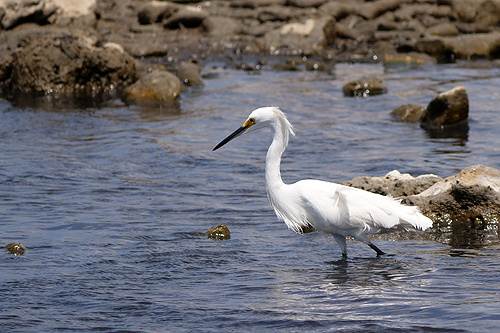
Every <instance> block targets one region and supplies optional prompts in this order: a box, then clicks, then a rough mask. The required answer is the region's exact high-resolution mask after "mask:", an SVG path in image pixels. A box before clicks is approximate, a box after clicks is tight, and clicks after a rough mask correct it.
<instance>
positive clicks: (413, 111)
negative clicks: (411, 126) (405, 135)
mask: <svg viewBox="0 0 500 333" xmlns="http://www.w3.org/2000/svg"><path fill="white" fill-rule="evenodd" d="M424 112H425V108H424V107H423V106H420V105H417V104H405V105H401V106H400V107H398V108H395V109H394V110H392V112H391V114H392V115H394V116H395V117H396V118H398V119H399V120H402V121H404V122H405V123H418V122H419V121H420V119H422V115H423V114H424Z"/></svg>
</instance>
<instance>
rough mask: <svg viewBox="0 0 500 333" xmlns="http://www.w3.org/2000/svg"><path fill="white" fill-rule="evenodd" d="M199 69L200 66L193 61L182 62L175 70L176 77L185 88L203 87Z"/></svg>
mask: <svg viewBox="0 0 500 333" xmlns="http://www.w3.org/2000/svg"><path fill="white" fill-rule="evenodd" d="M201 69H202V66H201V64H200V63H199V62H198V61H197V60H195V59H191V60H188V61H183V62H181V63H180V65H179V67H178V68H177V76H178V77H179V79H180V80H181V82H182V83H184V84H185V85H187V86H201V85H203V80H202V78H201V75H200V71H201Z"/></svg>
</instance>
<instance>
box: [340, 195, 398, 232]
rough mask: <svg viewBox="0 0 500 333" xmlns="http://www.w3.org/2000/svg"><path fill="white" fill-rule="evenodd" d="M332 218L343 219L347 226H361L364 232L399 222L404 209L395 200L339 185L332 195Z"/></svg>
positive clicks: (389, 227)
mask: <svg viewBox="0 0 500 333" xmlns="http://www.w3.org/2000/svg"><path fill="white" fill-rule="evenodd" d="M333 204H334V211H335V212H336V216H335V217H334V218H336V219H339V221H344V222H343V223H345V224H346V227H347V228H352V229H359V228H362V229H363V231H365V232H370V231H371V232H377V231H379V230H380V229H381V228H382V229H392V228H394V227H396V226H398V225H399V224H400V217H399V213H400V212H401V211H403V210H404V208H403V209H401V207H403V206H401V205H400V204H399V202H398V201H397V200H394V199H393V198H391V197H386V196H382V195H378V194H374V193H370V192H367V191H363V190H360V189H357V188H352V187H348V186H339V187H338V188H337V190H336V191H335V193H334V195H333Z"/></svg>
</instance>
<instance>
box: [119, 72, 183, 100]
mask: <svg viewBox="0 0 500 333" xmlns="http://www.w3.org/2000/svg"><path fill="white" fill-rule="evenodd" d="M180 92H181V80H180V79H179V78H178V77H177V76H175V75H174V74H172V73H170V72H167V71H155V72H152V73H149V74H147V75H145V76H144V77H142V78H140V79H139V80H137V82H135V83H134V84H132V85H130V86H128V87H127V88H126V89H125V90H124V91H123V99H124V100H125V101H126V102H128V103H132V104H137V105H142V106H151V105H162V104H165V105H169V104H172V103H174V102H175V100H176V99H177V98H178V97H179V94H180Z"/></svg>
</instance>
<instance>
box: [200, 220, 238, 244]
mask: <svg viewBox="0 0 500 333" xmlns="http://www.w3.org/2000/svg"><path fill="white" fill-rule="evenodd" d="M204 235H206V236H207V237H208V238H210V239H213V240H218V241H220V240H226V239H230V238H231V232H230V231H229V228H228V227H226V226H225V225H224V224H219V225H217V226H215V227H212V228H210V229H209V230H208V231H207V232H206V233H205V234H204Z"/></svg>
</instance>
